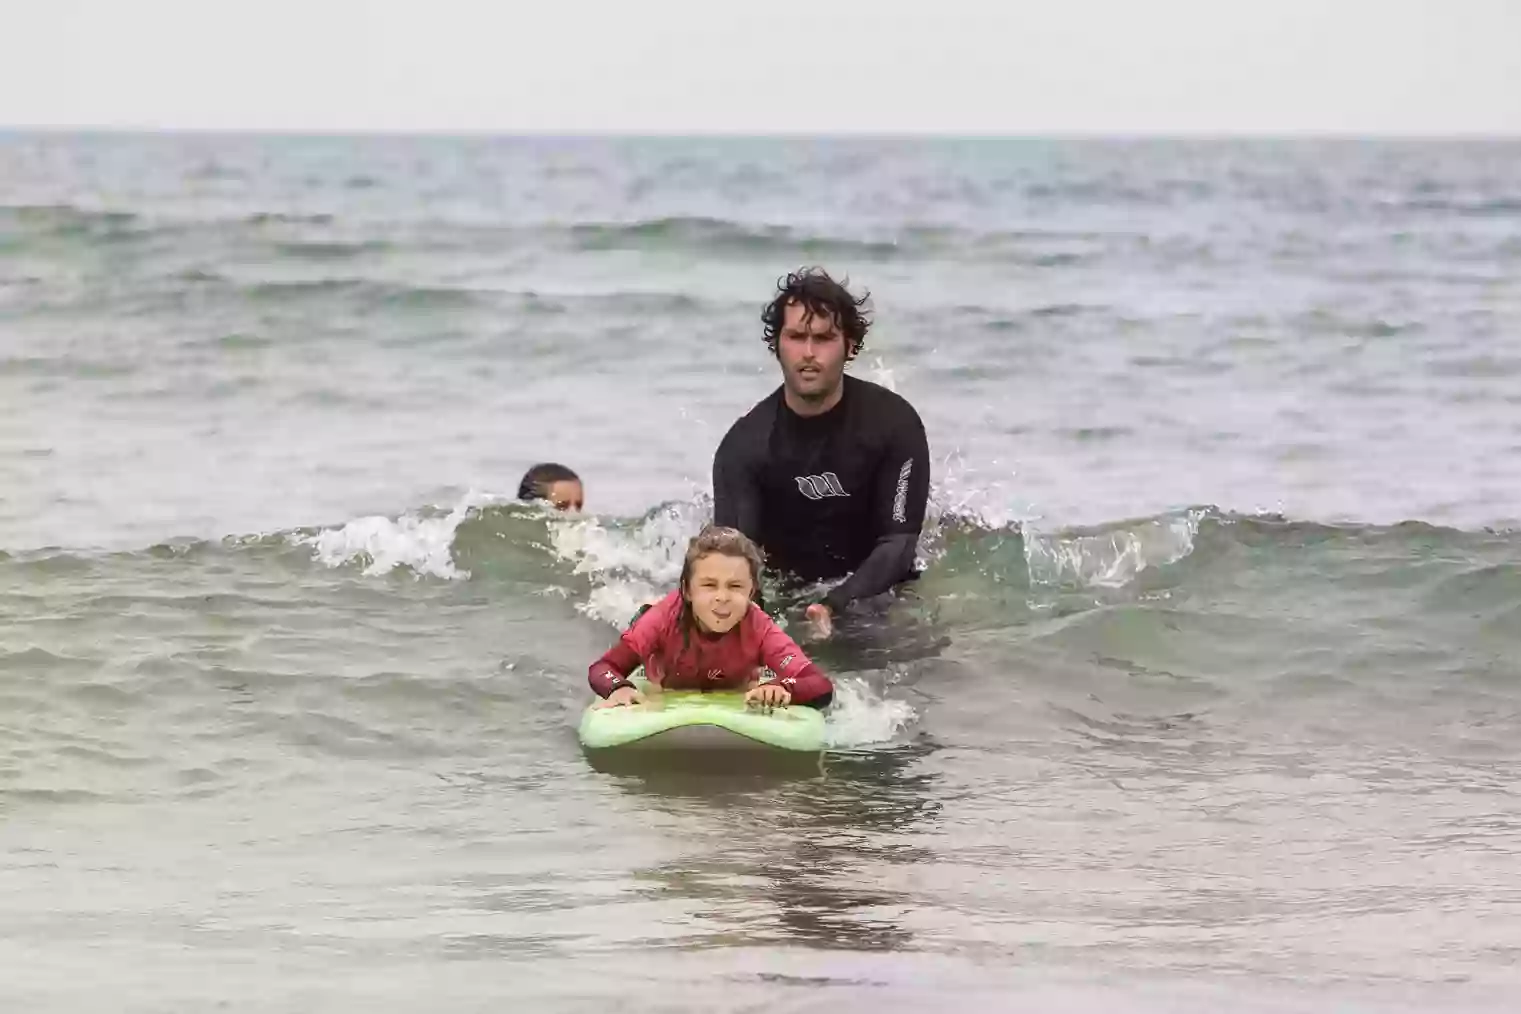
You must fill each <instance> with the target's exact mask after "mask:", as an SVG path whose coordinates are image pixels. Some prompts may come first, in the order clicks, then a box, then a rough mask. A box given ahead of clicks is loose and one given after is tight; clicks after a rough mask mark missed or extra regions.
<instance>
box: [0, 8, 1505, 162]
mask: <svg viewBox="0 0 1521 1014" xmlns="http://www.w3.org/2000/svg"><path fill="white" fill-rule="evenodd" d="M894 3H900V4H901V6H892V5H893V4H894ZM5 7H6V16H5V21H6V29H5V32H4V38H3V41H0V124H8V125H13V126H40V125H48V126H71V125H92V126H117V127H181V128H226V129H300V130H443V131H448V130H466V131H477V130H486V131H520V130H535V131H562V132H581V131H599V130H618V131H659V132H684V131H704V132H705V131H723V132H770V131H788V132H802V133H812V132H836V131H869V132H925V131H930V132H947V133H963V132H971V133H1017V134H1028V133H1069V134H1070V133H1115V132H1118V133H1158V132H1162V133H1201V132H1202V133H1233V134H1239V133H1302V132H1315V133H1324V132H1332V133H1437V134H1462V133H1480V134H1483V133H1505V134H1521V0H1446V2H1436V0H1113V2H1101V0H1047V2H1042V3H1024V2H1014V0H1004V2H1002V3H1000V2H998V0H975V2H965V0H931V2H922V0H920V2H909V0H886V2H883V0H877V2H870V3H869V2H865V0H803V2H799V0H782V2H775V3H754V2H749V0H707V2H697V0H692V2H680V0H624V2H606V3H586V2H580V0H364V2H361V0H260V2H257V3H240V4H230V3H225V2H218V0H7V2H6V4H5Z"/></svg>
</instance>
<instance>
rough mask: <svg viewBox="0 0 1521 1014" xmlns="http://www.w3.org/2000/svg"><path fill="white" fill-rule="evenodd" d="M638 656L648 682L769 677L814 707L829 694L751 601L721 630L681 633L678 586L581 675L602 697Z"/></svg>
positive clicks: (697, 685) (738, 681) (682, 686)
mask: <svg viewBox="0 0 1521 1014" xmlns="http://www.w3.org/2000/svg"><path fill="white" fill-rule="evenodd" d="M684 641H685V642H686V643H683V642H684ZM641 664H643V666H644V673H645V675H646V676H647V677H649V680H650V682H651V683H654V684H657V685H659V686H660V687H661V688H662V689H665V690H737V689H747V688H748V687H749V686H751V685H752V684H755V683H776V684H778V685H779V686H781V687H782V688H783V689H784V690H786V691H787V692H788V693H790V694H791V695H792V703H794V704H807V705H811V706H813V707H816V708H822V707H824V706H825V705H827V704H828V703H829V702H830V700H831V699H833V697H834V684H832V683H830V682H829V677H828V676H825V675H824V673H823V671H822V670H820V669H819V667H818V666H816V665H814V664H813V663H812V662H811V661H810V660H809V659H808V656H807V655H804V654H803V651H802V649H801V648H799V647H798V646H797V643H796V642H795V641H793V640H792V638H790V637H788V636H787V635H786V634H785V633H783V632H782V628H781V627H778V626H777V625H776V623H775V622H774V621H773V620H772V619H771V617H769V616H767V615H766V613H765V610H763V609H761V608H760V606H757V605H756V604H755V603H753V602H752V603H750V608H749V609H748V610H746V612H745V615H744V618H743V619H741V620H740V621H739V622H738V623H736V624H735V625H734V626H732V627H730V628H729V629H728V631H726V632H725V633H722V634H719V635H717V636H715V635H713V634H705V633H703V632H702V631H700V630H696V629H693V630H691V631H690V632H688V634H687V635H686V636H685V637H683V636H682V631H681V591H680V590H679V589H678V590H676V591H673V592H671V594H669V595H667V596H666V597H665V598H663V599H661V600H660V601H659V602H658V603H656V604H655V605H654V606H651V607H650V608H649V609H647V610H645V612H644V615H642V616H640V617H639V618H638V619H637V620H635V621H634V623H633V625H632V626H630V627H629V628H628V630H626V631H624V633H623V636H622V637H620V638H619V639H618V643H617V644H615V645H613V646H612V647H611V648H609V649H608V651H607V654H605V655H603V656H602V657H601V658H599V659H597V661H595V662H593V663H592V664H591V669H590V670H589V671H588V673H587V678H588V680H589V682H590V683H591V688H592V689H593V690H595V691H596V692H597V694H598V696H600V697H606V696H607V695H608V694H610V693H612V692H613V691H614V690H615V689H617V688H618V687H619V686H624V685H628V674H629V673H631V672H633V671H634V670H635V669H637V668H638V667H639V666H640V665H641ZM768 669H769V670H770V672H766V671H765V670H768Z"/></svg>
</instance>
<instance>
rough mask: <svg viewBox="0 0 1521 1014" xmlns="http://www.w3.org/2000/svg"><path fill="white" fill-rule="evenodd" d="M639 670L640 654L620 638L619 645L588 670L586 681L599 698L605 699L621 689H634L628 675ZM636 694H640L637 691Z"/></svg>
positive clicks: (614, 646)
mask: <svg viewBox="0 0 1521 1014" xmlns="http://www.w3.org/2000/svg"><path fill="white" fill-rule="evenodd" d="M637 668H639V655H638V653H637V652H635V651H634V649H633V648H630V647H629V646H628V642H627V641H626V640H624V639H623V638H619V639H618V643H617V644H615V645H613V646H612V647H611V648H609V649H607V651H606V652H605V653H603V655H602V657H601V658H599V659H597V660H596V661H595V662H593V663H592V664H591V667H590V668H589V669H587V672H586V680H587V682H588V683H590V684H591V688H592V690H593V691H594V692H595V693H596V695H597V696H598V697H604V698H605V697H608V696H610V695H611V694H612V692H613V691H614V690H617V689H619V688H620V687H628V688H630V689H633V688H634V683H633V681H632V680H630V679H629V678H628V674H629V673H631V672H633V671H634V670H635V669H637ZM634 692H635V693H636V694H637V693H638V691H637V690H635V691H634Z"/></svg>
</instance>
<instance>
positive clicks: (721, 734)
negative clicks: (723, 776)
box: [577, 685, 824, 753]
mask: <svg viewBox="0 0 1521 1014" xmlns="http://www.w3.org/2000/svg"><path fill="white" fill-rule="evenodd" d="M639 690H640V692H641V693H645V694H647V695H648V696H647V697H646V701H645V703H643V704H632V705H628V706H626V707H622V708H596V707H588V708H587V709H586V711H585V712H584V713H583V714H582V716H581V724H580V726H579V728H578V729H577V735H578V736H579V738H580V740H581V745H582V746H584V747H586V748H587V749H589V750H613V749H617V750H629V749H644V750H649V749H660V750H767V749H769V750H784V751H789V752H794V753H819V752H821V751H823V749H824V716H823V714H822V713H820V712H819V711H818V710H817V709H816V708H808V707H803V706H801V705H794V706H791V707H786V708H775V709H773V710H771V711H770V712H765V711H761V710H759V709H757V708H751V707H748V706H746V704H745V695H744V694H743V693H740V692H739V691H727V690H726V691H717V692H714V693H702V692H700V691H693V690H671V691H665V692H662V693H658V694H654V695H649V688H648V686H647V685H641V686H640V687H639Z"/></svg>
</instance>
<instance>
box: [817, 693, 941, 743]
mask: <svg viewBox="0 0 1521 1014" xmlns="http://www.w3.org/2000/svg"><path fill="white" fill-rule="evenodd" d="M918 717H919V715H918V713H916V712H915V711H914V709H913V706H912V705H910V704H909V703H908V702H907V701H900V700H894V699H891V698H887V697H883V696H881V695H879V694H877V693H875V692H874V691H873V690H872V688H871V686H870V685H869V684H868V683H867V682H866V681H865V680H863V679H860V678H859V677H855V676H837V677H834V704H833V706H832V707H831V708H830V709H829V721H828V723H827V724H826V726H825V743H826V744H827V745H828V746H829V747H830V749H836V750H838V749H846V748H850V747H859V746H867V745H871V744H882V743H888V742H891V741H892V739H893V738H894V737H895V736H897V735H898V734H899V733H901V732H903V730H905V729H907V728H908V727H909V726H910V725H912V724H913V723H914V722H915V721H916V720H917V719H918Z"/></svg>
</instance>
